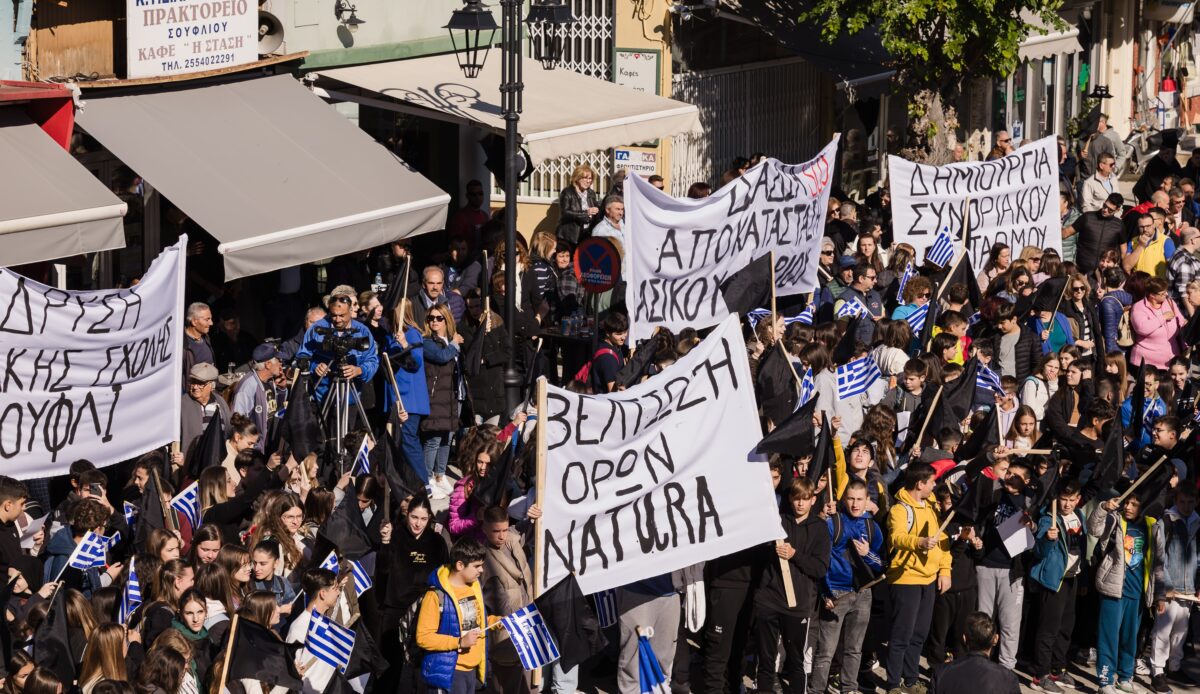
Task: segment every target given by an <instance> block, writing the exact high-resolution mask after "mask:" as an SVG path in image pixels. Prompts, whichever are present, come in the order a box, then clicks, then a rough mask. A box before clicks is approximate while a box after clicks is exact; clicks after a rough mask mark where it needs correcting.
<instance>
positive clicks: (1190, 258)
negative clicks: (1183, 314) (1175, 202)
mask: <svg viewBox="0 0 1200 694" xmlns="http://www.w3.org/2000/svg"><path fill="white" fill-rule="evenodd" d="M1179 240H1180V245H1179V248H1178V249H1176V251H1175V255H1172V256H1171V260H1170V262H1168V263H1167V282H1168V284H1169V286H1170V290H1171V298H1172V299H1174V300H1175V302H1176V303H1177V304H1179V306H1180V307H1181V308H1183V307H1186V306H1187V301H1185V298H1186V297H1187V286H1188V282H1191V281H1192V280H1194V279H1196V278H1197V277H1200V229H1197V228H1196V227H1184V229H1183V231H1181V232H1180V234H1179Z"/></svg>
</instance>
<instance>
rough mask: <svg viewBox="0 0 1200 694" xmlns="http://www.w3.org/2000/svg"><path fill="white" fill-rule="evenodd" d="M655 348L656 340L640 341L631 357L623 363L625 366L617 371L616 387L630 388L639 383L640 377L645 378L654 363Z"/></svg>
mask: <svg viewBox="0 0 1200 694" xmlns="http://www.w3.org/2000/svg"><path fill="white" fill-rule="evenodd" d="M657 346H658V341H657V340H653V339H651V340H644V341H642V344H641V345H640V346H639V347H638V348H637V351H635V352H634V353H633V356H632V357H630V358H629V360H628V361H626V362H625V366H622V367H621V369H620V370H619V371H617V379H616V383H617V385H619V386H623V387H625V388H632V387H633V386H635V385H637V384H638V383H639V382H641V380H642V376H645V375H646V374H647V373H648V372H649V371H650V366H651V364H653V363H654V353H655V352H656V351H657V350H656V349H655V348H656V347H657Z"/></svg>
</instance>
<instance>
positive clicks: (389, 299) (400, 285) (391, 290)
mask: <svg viewBox="0 0 1200 694" xmlns="http://www.w3.org/2000/svg"><path fill="white" fill-rule="evenodd" d="M409 262H410V260H409V256H408V255H405V256H404V262H403V263H402V264H401V265H400V267H398V268H396V278H395V279H393V280H392V283H391V284H389V285H388V288H387V290H386V291H384V293H383V296H382V297H380V302H379V303H381V304H383V315H384V316H386V317H387V320H389V321H390V320H391V319H392V310H393V309H395V308H396V306H397V305H399V304H400V299H402V298H404V280H405V279H407V278H408V276H409V273H408V272H406V270H407V269H408V264H409ZM485 276H486V275H485ZM482 284H484V285H486V284H487V283H486V282H483V283H482Z"/></svg>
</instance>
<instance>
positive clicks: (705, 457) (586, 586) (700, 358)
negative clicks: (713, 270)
mask: <svg viewBox="0 0 1200 694" xmlns="http://www.w3.org/2000/svg"><path fill="white" fill-rule="evenodd" d="M543 423H544V424H545V426H546V482H545V487H544V489H543V492H542V505H543V509H544V512H543V514H542V529H541V532H542V538H541V539H542V557H540V559H541V561H542V562H543V564H542V566H543V567H544V570H543V571H542V581H543V584H542V586H541V589H542V590H545V589H546V588H548V587H549V586H552V585H554V584H555V583H557V582H558V581H559V580H560V579H562V578H564V577H565V576H566V575H567V574H568V573H574V574H575V577H576V578H577V579H578V580H579V587H580V589H582V590H583V592H584V593H595V592H597V591H601V590H607V589H609V588H615V587H617V586H623V585H626V584H628V583H631V582H633V581H637V580H641V579H643V578H649V577H652V576H658V575H661V574H664V573H669V572H671V571H674V570H676V569H682V568H683V567H685V566H691V565H692V564H695V563H697V562H701V561H705V560H708V559H714V558H716V557H720V556H724V555H726V554H730V553H732V552H737V551H739V550H742V549H745V548H747V547H750V546H753V545H757V544H761V543H765V542H771V541H773V540H777V539H779V538H781V537H783V527H782V525H781V524H780V522H779V512H778V507H777V506H776V503H775V492H774V489H773V488H772V486H771V476H770V473H769V471H768V467H767V463H766V458H765V457H763V456H760V455H757V454H756V453H754V447H755V446H756V445H757V444H758V442H759V440H761V439H762V427H761V426H760V424H759V421H758V409H757V406H756V405H755V402H754V383H753V382H752V381H751V379H750V365H749V362H748V361H747V359H746V343H745V342H744V341H743V340H742V329H741V324H740V323H739V321H738V318H737V317H736V316H730V317H729V318H727V319H726V320H725V321H724V322H723V323H721V325H720V326H718V327H717V329H716V330H714V331H713V332H712V334H710V335H709V336H708V337H707V338H705V339H704V341H703V342H701V343H700V344H699V345H697V346H696V347H695V348H694V349H692V351H690V352H688V353H687V354H686V355H684V356H683V357H681V358H680V359H679V361H677V362H675V363H674V364H672V365H671V366H669V367H667V368H666V370H664V371H663V372H662V373H660V374H658V375H656V376H654V377H653V378H650V379H647V380H645V381H643V382H642V383H639V384H638V385H636V386H634V387H632V388H630V389H628V390H624V391H620V392H617V393H609V394H605V395H583V394H580V393H573V392H571V391H568V390H565V389H562V388H556V387H553V386H548V387H547V392H546V411H545V412H544V413H541V415H540V419H539V423H538V426H542V424H543Z"/></svg>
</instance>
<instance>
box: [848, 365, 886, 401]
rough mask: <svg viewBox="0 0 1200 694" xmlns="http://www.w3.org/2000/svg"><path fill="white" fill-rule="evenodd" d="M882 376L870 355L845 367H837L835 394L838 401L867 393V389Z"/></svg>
mask: <svg viewBox="0 0 1200 694" xmlns="http://www.w3.org/2000/svg"><path fill="white" fill-rule="evenodd" d="M882 375H883V373H882V372H880V371H879V365H877V364H876V363H875V359H874V358H872V357H871V355H869V354H868V355H867V356H865V357H863V358H862V359H855V360H854V361H852V362H850V363H849V364H846V365H845V366H839V367H837V393H838V399H839V400H845V399H846V398H848V397H850V396H852V395H858V394H860V393H865V392H867V388H869V387H870V386H871V384H872V383H874V382H875V380H876V379H878V378H879V377H881V376H882Z"/></svg>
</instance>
